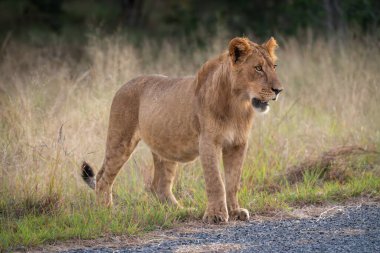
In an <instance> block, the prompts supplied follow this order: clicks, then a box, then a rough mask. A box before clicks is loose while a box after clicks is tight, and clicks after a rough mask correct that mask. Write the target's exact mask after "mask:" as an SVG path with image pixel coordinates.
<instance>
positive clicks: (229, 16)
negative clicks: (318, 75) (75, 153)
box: [0, 0, 380, 42]
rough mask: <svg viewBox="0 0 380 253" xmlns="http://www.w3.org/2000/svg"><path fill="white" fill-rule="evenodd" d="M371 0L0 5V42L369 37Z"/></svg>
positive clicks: (65, 0)
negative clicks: (309, 32) (228, 35)
mask: <svg viewBox="0 0 380 253" xmlns="http://www.w3.org/2000/svg"><path fill="white" fill-rule="evenodd" d="M379 24H380V1H377V0H266V1H261V0H250V1H247V0H234V1H230V0H218V1H217V0H192V1H191V0H97V1H96V0H1V1H0V38H1V39H4V38H6V37H7V36H8V37H9V36H12V37H14V38H19V39H22V40H24V41H25V40H26V41H28V42H31V41H32V42H33V41H40V42H41V41H44V40H46V39H47V38H51V37H59V38H65V39H66V40H68V41H81V40H83V39H85V37H86V36H85V35H86V34H88V33H89V32H94V31H96V32H98V33H102V34H112V33H115V32H121V33H125V34H128V36H130V37H132V39H133V38H134V39H136V40H137V41H138V39H139V38H141V37H146V36H149V37H151V38H155V39H161V38H167V37H177V36H180V37H183V36H185V37H186V36H190V35H193V34H199V31H201V32H202V33H203V34H213V33H215V32H216V30H217V28H218V27H223V28H224V29H227V30H228V31H230V32H232V33H233V34H236V35H242V34H251V33H253V34H255V35H256V36H258V37H265V36H269V35H271V34H273V33H281V34H283V35H295V34H297V33H298V32H299V31H302V30H305V29H307V28H311V29H313V30H314V31H315V32H317V33H321V34H330V33H335V32H336V31H340V32H343V33H344V32H345V31H347V30H348V29H351V28H353V27H354V28H355V29H356V30H360V31H364V32H369V31H370V32H374V31H376V28H377V27H378V25H379Z"/></svg>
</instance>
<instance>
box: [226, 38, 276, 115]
mask: <svg viewBox="0 0 380 253" xmlns="http://www.w3.org/2000/svg"><path fill="white" fill-rule="evenodd" d="M276 47H277V43H276V41H275V39H273V38H271V39H269V40H268V41H267V42H266V43H264V44H263V45H258V44H256V43H253V42H251V41H249V40H248V39H246V38H235V39H233V40H231V42H230V45H229V56H230V59H231V64H232V71H231V72H232V73H231V82H232V89H233V92H234V94H236V95H238V96H239V97H241V98H242V99H243V100H244V101H246V100H248V99H249V101H250V103H251V104H252V106H253V108H254V109H256V110H257V111H259V112H264V113H265V112H267V111H268V110H269V104H268V102H269V101H270V100H276V99H277V97H278V95H279V93H280V92H281V91H282V90H283V87H282V85H281V83H280V81H279V80H278V77H277V74H276V64H275V62H276V55H275V49H276Z"/></svg>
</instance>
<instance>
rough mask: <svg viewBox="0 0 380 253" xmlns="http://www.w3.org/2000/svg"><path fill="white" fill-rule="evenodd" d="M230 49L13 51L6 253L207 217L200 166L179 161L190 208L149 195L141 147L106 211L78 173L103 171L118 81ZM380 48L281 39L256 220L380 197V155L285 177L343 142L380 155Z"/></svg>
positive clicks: (107, 46)
mask: <svg viewBox="0 0 380 253" xmlns="http://www.w3.org/2000/svg"><path fill="white" fill-rule="evenodd" d="M227 43H228V39H225V38H223V37H222V36H220V37H217V38H214V39H213V40H210V45H209V47H208V50H207V52H206V51H202V50H200V49H198V50H194V51H192V52H182V53H181V51H180V50H179V48H180V47H178V48H175V47H174V48H173V45H172V44H170V45H169V43H168V44H167V45H165V44H164V45H163V46H162V48H161V49H160V48H158V47H157V46H155V45H153V44H150V43H149V42H146V43H144V46H143V47H142V48H143V49H144V50H137V49H135V48H133V47H132V46H130V45H129V44H126V43H124V42H123V41H122V40H121V39H120V38H118V37H114V38H105V39H103V40H100V39H97V38H92V39H91V40H90V42H89V44H88V45H85V46H84V48H85V50H86V53H87V58H85V59H82V60H80V61H79V62H78V61H74V60H73V59H71V58H68V56H66V54H62V50H63V49H62V48H60V45H59V44H57V45H51V46H49V47H46V48H44V49H38V48H29V47H28V46H26V45H20V44H16V43H14V44H12V43H11V44H9V45H8V46H7V48H6V50H4V51H3V52H2V61H1V62H0V108H1V110H0V228H1V229H0V251H2V250H6V249H8V250H10V249H14V248H17V247H19V246H26V247H30V246H35V245H39V244H44V243H49V242H54V241H57V240H66V239H72V238H81V239H84V238H96V237H98V236H103V235H114V234H115V235H116V234H125V233H126V234H129V235H139V234H141V233H144V232H146V231H151V230H155V229H161V228H169V227H172V226H173V225H175V224H179V223H181V222H185V221H187V220H193V219H195V220H200V219H201V217H202V215H203V212H204V210H205V207H206V195H205V189H204V188H205V187H204V179H203V175H202V169H201V167H200V165H199V161H195V162H194V163H191V164H186V165H182V166H181V167H180V168H179V171H178V175H177V178H176V181H175V185H174V194H175V195H176V197H177V198H178V200H179V201H180V202H181V203H182V204H183V205H184V206H185V207H186V208H189V209H185V210H177V209H174V208H171V207H168V206H166V205H162V204H160V203H159V202H158V201H157V200H156V199H155V198H154V197H153V196H152V195H151V194H150V193H149V192H148V191H146V188H148V187H149V184H150V181H151V179H152V170H153V167H152V158H151V155H150V153H149V151H148V149H147V147H146V146H145V145H144V144H140V145H138V147H137V149H136V151H135V152H134V154H133V156H132V158H131V159H130V160H129V161H128V162H127V164H126V165H125V166H124V168H123V169H122V171H121V172H120V175H119V176H118V177H117V179H116V182H115V186H114V201H115V206H114V207H113V208H112V209H110V210H109V209H102V208H100V207H98V206H96V204H95V196H94V192H93V191H91V190H90V189H89V188H88V187H87V186H86V185H85V184H84V183H83V182H82V180H81V178H80V175H79V174H80V171H79V168H80V164H81V162H82V160H87V161H89V162H90V163H91V164H93V165H97V166H99V165H100V164H101V162H102V159H103V155H104V146H105V138H106V132H107V120H108V113H109V107H110V103H111V101H112V96H113V95H114V93H115V91H116V90H117V89H118V87H120V85H121V84H122V83H124V82H125V81H127V80H129V79H131V78H133V77H135V76H136V75H138V74H142V73H161V74H166V75H171V76H180V75H188V74H194V73H195V72H196V70H197V68H199V66H200V65H201V63H202V62H204V61H205V60H206V59H208V58H209V57H211V56H212V55H215V54H217V53H219V52H221V51H222V50H224V49H225V48H226V45H227ZM376 43H377V42H376V41H373V40H372V39H371V38H362V40H361V41H355V40H354V39H347V40H345V41H343V40H338V39H334V38H332V39H331V40H330V41H326V40H323V39H315V40H313V41H305V42H303V43H301V42H299V41H297V40H295V39H292V38H289V39H287V40H285V41H280V47H281V48H280V51H279V59H280V61H279V63H278V65H279V66H278V74H279V76H280V79H281V80H282V81H283V82H284V83H285V88H286V90H285V91H284V93H283V94H282V96H281V97H280V100H279V101H278V102H276V103H273V104H272V109H271V112H270V113H269V114H268V115H265V116H258V117H257V118H256V120H255V122H254V126H253V128H252V134H251V137H250V146H249V149H248V152H247V158H246V160H245V163H244V170H243V176H242V184H241V190H240V193H239V198H240V202H241V205H242V206H243V207H246V208H248V209H249V211H250V212H251V214H265V215H271V214H272V213H276V212H278V211H288V210H291V209H292V208H295V207H301V206H304V205H309V204H324V203H341V202H343V201H345V200H348V199H350V198H353V197H359V196H366V197H376V198H378V197H379V196H380V158H379V155H378V154H375V153H374V154H365V155H357V156H350V157H345V158H344V159H342V160H341V161H339V163H338V164H337V165H336V166H335V165H334V166H335V167H332V168H330V169H331V172H334V173H335V174H332V175H330V176H328V175H327V174H326V172H325V171H321V170H320V169H318V168H316V169H315V170H311V171H307V172H305V173H304V174H303V176H302V177H301V178H299V180H298V181H297V182H296V183H290V182H289V181H287V180H286V178H285V177H284V175H285V174H284V173H285V172H286V168H287V167H289V166H291V165H294V164H298V163H300V162H301V161H303V160H304V159H308V158H310V157H316V156H318V155H320V154H321V153H322V152H324V151H327V150H329V149H330V148H333V147H336V146H341V145H353V144H356V145H360V146H363V147H366V148H370V149H375V150H377V151H379V150H380V131H379V129H378V126H379V125H380V111H379V110H378V101H379V100H380V90H379V86H378V83H379V82H380V72H379V71H378V59H377V56H378V55H379V54H380V51H379V50H380V49H379V48H378V47H377V46H376ZM65 50H67V49H65ZM153 52H154V53H153ZM67 55H72V54H67ZM152 55H154V56H157V55H158V56H159V58H154V57H153V56H152ZM173 63H176V64H173ZM95 167H96V166H95ZM322 172H323V173H322Z"/></svg>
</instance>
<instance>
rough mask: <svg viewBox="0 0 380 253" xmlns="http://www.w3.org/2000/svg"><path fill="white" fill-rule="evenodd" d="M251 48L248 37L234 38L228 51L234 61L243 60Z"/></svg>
mask: <svg viewBox="0 0 380 253" xmlns="http://www.w3.org/2000/svg"><path fill="white" fill-rule="evenodd" d="M251 50H252V49H251V46H250V45H249V40H248V39H246V38H234V39H232V40H231V41H230V44H229V45H228V52H229V55H230V57H231V60H232V62H233V63H240V62H243V61H244V60H245V58H246V57H247V56H248V55H249V53H250V52H251Z"/></svg>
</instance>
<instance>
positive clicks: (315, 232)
mask: <svg viewBox="0 0 380 253" xmlns="http://www.w3.org/2000/svg"><path fill="white" fill-rule="evenodd" d="M292 215H294V217H296V218H291V219H281V217H278V219H277V220H268V221H265V220H260V221H258V220H257V219H256V220H252V221H250V222H248V223H243V222H236V223H233V224H229V225H225V226H202V225H199V224H192V225H191V224H190V225H189V224H188V225H186V226H184V227H181V228H177V229H172V230H167V231H161V232H154V233H152V234H150V235H149V236H148V237H146V238H145V239H143V240H141V241H140V242H138V241H134V242H133V240H132V241H131V240H130V238H129V242H128V243H127V242H124V244H123V242H122V238H121V237H119V238H118V240H119V244H117V243H116V244H115V243H113V244H112V243H108V244H107V243H100V244H98V246H96V244H95V245H94V244H92V246H93V247H91V248H88V247H87V248H86V247H84V246H82V248H76V249H72V250H66V251H64V252H70V253H74V252H81V253H95V252H380V205H379V204H362V205H354V206H348V207H347V206H346V207H343V206H335V207H329V208H324V209H321V210H316V209H315V208H313V209H312V208H310V209H309V210H308V209H303V210H301V211H300V210H298V211H296V212H294V213H293V214H292ZM148 238H149V239H148ZM93 243H94V241H93Z"/></svg>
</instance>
